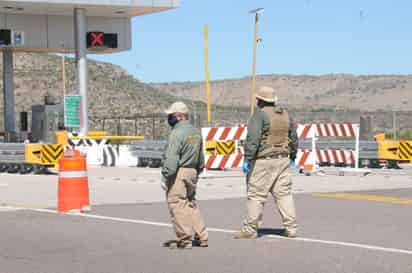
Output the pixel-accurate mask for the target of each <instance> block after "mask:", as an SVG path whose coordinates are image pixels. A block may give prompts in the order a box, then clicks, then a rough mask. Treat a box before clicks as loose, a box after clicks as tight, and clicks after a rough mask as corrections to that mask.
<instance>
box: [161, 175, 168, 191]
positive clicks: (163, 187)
mask: <svg viewBox="0 0 412 273" xmlns="http://www.w3.org/2000/svg"><path fill="white" fill-rule="evenodd" d="M160 186H161V187H162V189H163V190H164V191H167V190H168V187H167V179H166V178H165V177H164V176H163V175H162V178H161V181H160Z"/></svg>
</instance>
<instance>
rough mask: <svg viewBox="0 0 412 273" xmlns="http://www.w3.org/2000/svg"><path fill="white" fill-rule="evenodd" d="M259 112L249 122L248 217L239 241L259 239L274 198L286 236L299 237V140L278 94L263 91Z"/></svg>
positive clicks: (258, 97)
mask: <svg viewBox="0 0 412 273" xmlns="http://www.w3.org/2000/svg"><path fill="white" fill-rule="evenodd" d="M256 101H257V109H256V111H255V113H254V114H253V116H252V117H251V118H250V120H249V122H248V133H247V138H246V144H245V163H244V166H243V170H244V172H245V173H247V217H246V219H245V221H244V225H243V228H242V229H241V231H240V232H239V233H238V234H236V236H235V238H236V239H252V238H256V237H257V230H258V228H259V225H260V224H261V222H262V214H263V206H264V203H265V202H266V199H267V196H268V194H269V193H270V194H272V195H273V197H274V199H275V201H276V204H277V207H278V209H279V212H280V215H281V217H282V221H283V225H284V227H285V231H284V234H283V235H284V236H287V237H296V232H297V224H296V213H295V205H294V201H293V197H292V181H291V178H290V173H289V165H290V163H291V162H292V161H294V160H295V158H296V153H297V148H298V138H297V134H296V130H295V128H294V126H293V124H292V122H291V121H290V119H289V114H288V112H287V111H286V110H284V109H282V108H280V107H278V106H277V105H276V103H277V97H276V96H275V91H274V90H273V88H271V87H262V88H260V89H259V91H258V93H257V95H256Z"/></svg>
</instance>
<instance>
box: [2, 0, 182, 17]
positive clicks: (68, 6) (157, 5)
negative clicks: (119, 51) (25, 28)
mask: <svg viewBox="0 0 412 273" xmlns="http://www.w3.org/2000/svg"><path fill="white" fill-rule="evenodd" d="M74 2H75V3H74ZM178 5H179V0H77V1H69V0H23V1H21V0H14V1H13V0H9V1H1V0H0V14H22V15H23V14H30V15H73V9H75V8H84V9H86V12H87V16H104V17H133V16H140V15H144V14H149V13H155V12H161V11H165V10H169V9H174V8H176V7H177V6H178Z"/></svg>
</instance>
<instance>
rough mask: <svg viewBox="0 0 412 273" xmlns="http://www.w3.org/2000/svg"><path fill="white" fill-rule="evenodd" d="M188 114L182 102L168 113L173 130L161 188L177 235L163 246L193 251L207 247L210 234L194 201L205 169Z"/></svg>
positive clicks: (198, 135) (196, 135) (201, 152)
mask: <svg viewBox="0 0 412 273" xmlns="http://www.w3.org/2000/svg"><path fill="white" fill-rule="evenodd" d="M188 113H189V109H188V107H187V106H186V105H185V104H184V103H182V102H176V103H174V104H172V105H171V106H170V108H169V109H167V110H166V114H167V115H168V123H169V125H170V126H171V127H172V131H171V133H170V135H169V139H168V144H167V148H166V152H165V154H164V158H163V166H162V187H163V189H165V191H166V199H167V204H168V207H169V212H170V216H171V219H172V223H173V227H174V230H175V232H176V236H177V240H171V241H167V242H165V243H164V244H163V245H164V246H166V247H170V248H181V249H191V248H192V243H193V244H195V245H197V246H200V247H207V246H208V233H207V231H206V226H205V224H204V220H203V217H202V216H201V214H200V210H199V207H198V206H197V204H196V199H195V196H196V186H197V181H198V176H199V174H200V173H201V172H202V171H203V168H204V156H203V148H202V137H201V134H200V131H199V130H197V129H195V128H194V127H193V126H192V125H191V124H190V122H189V120H188ZM193 231H194V232H195V238H194V239H195V240H194V241H193V242H192V238H193Z"/></svg>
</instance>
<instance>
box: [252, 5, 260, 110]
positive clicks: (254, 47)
mask: <svg viewBox="0 0 412 273" xmlns="http://www.w3.org/2000/svg"><path fill="white" fill-rule="evenodd" d="M258 31H259V14H258V13H256V14H255V35H254V40H253V71H252V90H251V101H250V115H253V113H254V111H255V100H256V50H257V44H258Z"/></svg>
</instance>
